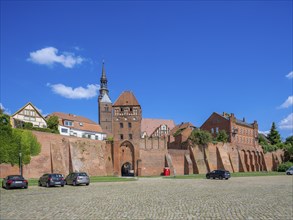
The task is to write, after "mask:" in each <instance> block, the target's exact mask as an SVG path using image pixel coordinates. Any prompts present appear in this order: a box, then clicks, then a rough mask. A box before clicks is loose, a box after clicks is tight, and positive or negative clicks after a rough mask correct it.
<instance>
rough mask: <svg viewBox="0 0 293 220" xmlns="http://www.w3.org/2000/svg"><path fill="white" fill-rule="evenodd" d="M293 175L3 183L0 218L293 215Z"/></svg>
mask: <svg viewBox="0 0 293 220" xmlns="http://www.w3.org/2000/svg"><path fill="white" fill-rule="evenodd" d="M292 191H293V177H292V176H285V175H284V176H270V177H237V178H236V177H234V178H233V177H232V178H231V179H229V180H206V179H166V178H139V179H138V180H137V181H133V182H118V183H91V184H90V186H77V187H73V186H65V187H63V188H61V187H52V188H45V187H38V186H31V187H29V189H27V190H18V189H16V190H5V189H1V191H0V192H1V211H0V214H1V215H0V219H233V220H234V219H247V220H248V219H249V220H253V219H255V220H259V219H273V220H275V219H280V220H290V219H293V214H292V209H293V208H292V206H293V192H292Z"/></svg>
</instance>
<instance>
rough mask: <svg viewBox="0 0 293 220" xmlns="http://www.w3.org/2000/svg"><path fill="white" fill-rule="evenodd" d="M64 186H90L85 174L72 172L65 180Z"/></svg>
mask: <svg viewBox="0 0 293 220" xmlns="http://www.w3.org/2000/svg"><path fill="white" fill-rule="evenodd" d="M65 184H66V185H67V184H68V185H73V186H76V185H80V184H85V185H87V186H88V185H89V184H90V178H89V176H88V175H87V173H85V172H73V173H70V174H68V176H67V177H66V178H65Z"/></svg>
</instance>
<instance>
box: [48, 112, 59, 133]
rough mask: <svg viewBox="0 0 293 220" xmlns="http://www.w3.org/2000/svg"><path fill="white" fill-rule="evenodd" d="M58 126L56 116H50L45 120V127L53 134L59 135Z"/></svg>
mask: <svg viewBox="0 0 293 220" xmlns="http://www.w3.org/2000/svg"><path fill="white" fill-rule="evenodd" d="M58 125H59V119H58V117H57V116H56V115H53V116H50V117H49V119H48V120H47V126H48V128H49V129H51V130H52V132H53V133H57V134H59V130H58Z"/></svg>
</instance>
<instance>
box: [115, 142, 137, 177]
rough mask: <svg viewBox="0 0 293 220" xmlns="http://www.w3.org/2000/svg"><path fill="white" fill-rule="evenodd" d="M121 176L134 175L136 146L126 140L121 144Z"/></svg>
mask: <svg viewBox="0 0 293 220" xmlns="http://www.w3.org/2000/svg"><path fill="white" fill-rule="evenodd" d="M119 155H120V167H121V176H134V175H135V164H134V147H133V145H132V143H131V142H129V141H124V142H123V143H122V144H121V146H120V153H119Z"/></svg>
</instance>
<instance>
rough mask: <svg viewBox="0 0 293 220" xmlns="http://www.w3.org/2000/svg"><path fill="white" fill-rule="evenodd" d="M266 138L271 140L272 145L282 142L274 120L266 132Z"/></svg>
mask: <svg viewBox="0 0 293 220" xmlns="http://www.w3.org/2000/svg"><path fill="white" fill-rule="evenodd" d="M268 140H269V141H270V142H271V144H272V145H276V144H280V143H282V141H281V136H280V134H279V132H278V130H277V128H276V125H275V122H273V124H272V127H271V130H270V133H269V134H268Z"/></svg>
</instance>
